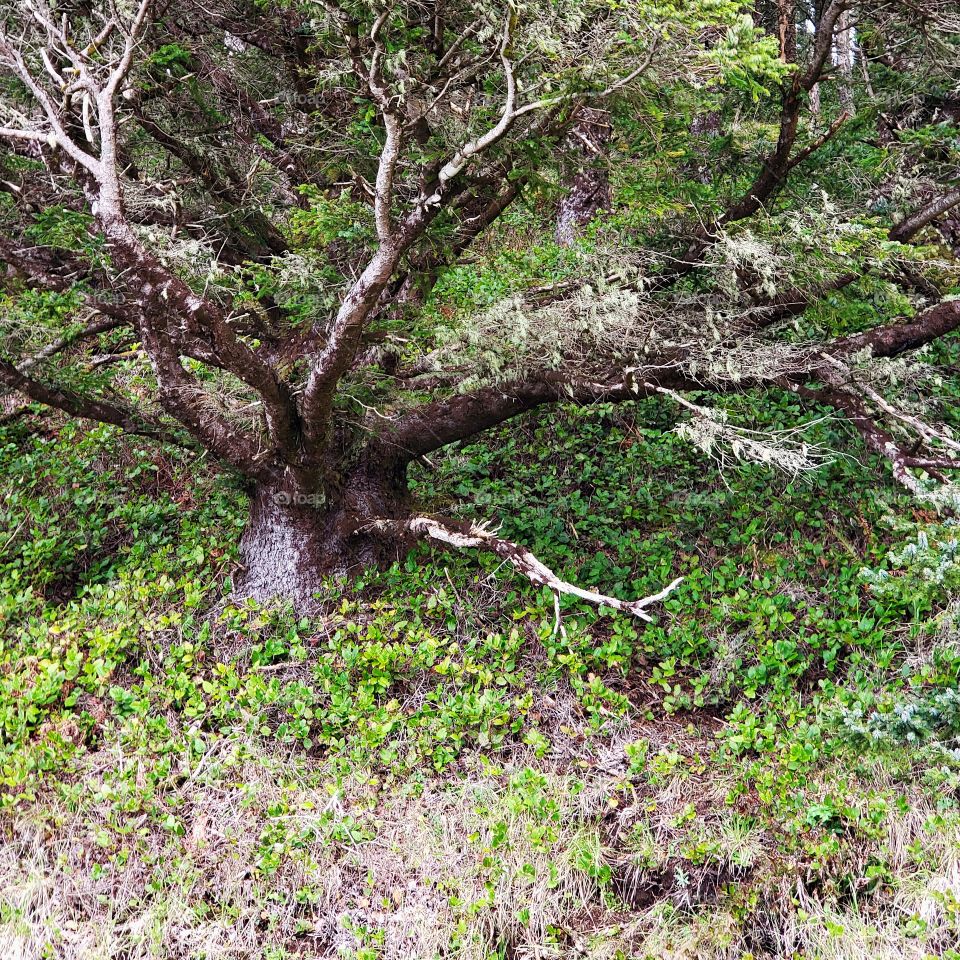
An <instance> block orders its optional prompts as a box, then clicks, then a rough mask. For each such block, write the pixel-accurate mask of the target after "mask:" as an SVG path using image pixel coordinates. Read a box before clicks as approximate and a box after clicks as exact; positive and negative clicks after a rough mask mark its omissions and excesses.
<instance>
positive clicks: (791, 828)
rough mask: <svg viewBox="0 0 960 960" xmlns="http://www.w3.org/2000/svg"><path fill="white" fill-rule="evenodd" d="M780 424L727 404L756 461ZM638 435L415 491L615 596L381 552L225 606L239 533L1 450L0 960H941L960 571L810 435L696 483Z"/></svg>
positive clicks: (633, 412) (144, 469)
mask: <svg viewBox="0 0 960 960" xmlns="http://www.w3.org/2000/svg"><path fill="white" fill-rule="evenodd" d="M791 403H792V401H791V400H790V399H789V398H787V397H784V398H782V399H781V400H780V402H779V404H772V405H771V404H770V403H769V401H766V402H765V403H764V405H763V406H762V408H761V406H760V405H759V404H758V403H755V402H754V401H753V400H752V398H751V397H749V396H744V397H740V398H735V399H733V400H731V410H733V411H734V414H738V415H739V416H740V417H741V420H742V422H745V423H748V425H751V426H755V427H762V428H777V427H783V426H791V425H793V424H794V423H796V422H797V421H798V420H801V419H803V418H804V415H803V414H802V413H801V411H799V410H797V409H795V408H793V407H792V406H791ZM673 426H674V419H673V414H671V413H670V411H669V410H668V409H667V408H666V407H665V405H664V404H661V403H657V402H653V401H649V402H644V403H640V404H636V405H633V406H628V407H623V408H613V407H605V406H598V407H596V408H594V409H591V410H589V411H586V412H579V413H578V412H575V411H565V412H564V413H562V414H561V415H554V416H553V417H550V418H538V417H531V418H529V419H527V420H526V421H524V422H523V423H522V424H520V425H519V427H516V428H514V429H512V430H511V431H509V432H508V431H504V432H502V433H498V434H494V435H492V436H491V437H490V438H489V439H488V440H487V441H485V443H484V444H482V445H475V446H470V447H465V448H460V449H458V450H455V451H453V452H451V453H449V454H447V455H446V456H444V457H442V458H439V459H437V460H436V461H435V462H434V463H433V464H432V465H431V466H430V467H429V469H428V468H427V466H424V467H423V469H422V472H420V473H419V474H418V475H417V477H416V478H415V481H416V492H417V495H418V497H419V498H420V500H421V501H422V502H423V503H424V505H425V506H426V507H427V508H428V509H430V508H437V509H442V510H444V511H446V512H451V511H452V512H455V513H459V514H460V515H462V516H472V517H482V518H487V519H491V520H494V521H496V522H498V523H502V525H503V532H504V535H505V536H509V537H511V538H512V539H516V540H518V541H520V542H522V543H525V544H527V545H529V546H531V547H532V548H533V549H534V550H535V552H537V553H538V555H540V556H541V557H542V558H543V559H544V560H545V561H546V562H548V563H549V564H551V565H552V566H554V568H555V569H557V570H558V572H561V573H563V574H564V575H565V576H566V577H567V578H569V579H574V580H575V581H576V582H577V583H579V584H582V585H585V586H597V587H600V588H602V589H603V590H604V592H607V593H613V594H615V595H617V596H622V597H625V598H629V597H633V596H639V595H646V594H649V593H652V592H655V591H656V590H658V589H659V588H660V587H661V586H662V585H664V584H665V583H667V582H669V581H670V580H671V579H672V578H673V577H675V576H678V575H682V576H684V578H685V579H684V582H683V584H682V586H681V587H680V589H679V590H678V591H677V592H676V593H675V594H674V595H673V596H671V598H670V599H669V600H668V601H667V602H666V603H665V604H664V605H663V607H662V608H661V609H660V610H659V612H658V617H657V622H656V623H655V624H654V625H652V626H649V627H644V625H642V624H641V623H639V622H638V621H636V620H633V619H630V618H628V617H625V616H615V615H613V614H612V613H611V612H610V611H596V610H593V609H590V608H587V607H586V606H584V605H582V604H580V603H578V602H575V601H573V600H569V599H565V600H564V603H563V614H564V620H563V623H564V627H565V634H564V633H560V632H555V631H554V616H553V600H552V597H551V596H550V595H548V594H544V593H542V592H540V591H538V590H536V589H534V588H532V587H531V586H530V585H529V584H527V583H526V582H521V581H519V580H518V579H517V578H515V577H513V576H511V575H510V573H509V571H507V570H505V569H498V568H497V567H496V565H495V563H494V562H491V561H490V559H489V558H479V557H476V556H470V555H466V554H463V555H459V554H458V555H455V554H440V553H436V554H432V555H431V554H428V553H425V552H424V553H418V554H416V555H414V556H412V557H410V558H409V559H408V560H407V561H406V562H405V563H404V564H402V565H398V566H396V567H395V568H394V569H392V570H390V571H389V572H387V573H385V574H381V575H369V576H367V577H365V578H364V579H363V580H361V581H354V582H349V583H331V584H330V586H329V591H328V593H327V594H326V596H325V597H324V599H323V604H322V609H321V610H320V611H319V612H318V614H317V615H316V616H315V617H313V618H298V617H296V616H295V615H293V614H292V613H290V612H289V611H284V610H282V609H257V608H255V607H253V606H241V607H237V606H234V605H232V604H230V603H229V602H227V601H225V600H224V599H223V598H224V597H225V596H226V595H228V588H229V579H230V577H231V575H232V574H233V573H234V572H235V571H236V562H237V561H236V542H237V539H238V534H239V531H240V529H241V527H242V524H243V520H244V511H245V506H244V498H243V495H242V494H241V493H240V491H239V490H238V489H237V488H236V487H234V486H232V485H231V484H230V483H228V482H226V481H223V480H217V479H216V478H215V477H214V476H213V475H212V473H210V472H209V471H208V468H207V465H206V464H204V463H203V462H197V461H196V460H193V459H191V458H189V457H186V456H184V455H182V454H174V453H170V452H164V451H158V450H157V449H156V448H155V447H151V446H150V445H148V444H147V443H140V442H138V441H130V440H129V439H124V438H121V437H119V436H118V435H117V434H116V433H115V432H113V431H112V430H110V429H108V428H102V429H92V430H91V429H86V428H83V427H79V426H76V425H69V424H61V423H60V422H59V421H58V420H56V419H34V418H32V417H26V418H20V419H18V420H16V421H14V422H12V423H9V424H7V425H6V426H3V427H0V837H2V846H0V956H2V957H3V958H4V960H41V958H77V960H79V958H83V960H100V958H103V960H106V958H116V960H120V958H123V960H140V958H148V957H155V958H164V960H180V958H183V960H187V958H206V960H220V958H224V960H225V958H228V957H229V958H238V957H239V958H264V960H281V958H283V960H288V958H289V960H293V958H298V960H299V958H321V957H322V958H344V960H348V958H355V960H361V958H362V960H373V958H384V960H386V958H396V960H401V958H403V960H408V958H409V960H416V958H425V960H426V958H433V957H457V958H464V960H466V958H477V960H480V958H501V960H508V958H511V960H521V958H522V960H527V958H530V960H533V958H550V957H557V958H560V957H564V958H567V957H585V958H586V957H590V958H598V960H599V958H611V960H612V958H618V957H622V958H645V957H657V958H665V957H666V958H745V957H755V958H761V957H808V958H814V957H816V958H837V960H840V958H849V960H868V958H871V960H873V958H878V960H879V958H883V960H886V958H890V960H893V958H917V960H919V958H924V957H953V958H958V957H960V952H958V951H957V947H956V944H957V942H958V937H960V806H958V798H960V750H958V749H957V741H956V737H957V735H958V732H960V695H958V692H957V687H958V672H960V604H958V603H954V602H952V601H951V595H952V594H953V593H955V591H956V587H957V584H958V583H960V559H958V558H957V557H956V556H955V554H956V551H957V541H956V539H955V537H954V534H953V532H952V530H951V527H952V523H951V522H950V521H947V520H943V519H942V518H938V517H937V516H936V515H935V514H934V513H933V512H931V511H927V510H922V509H919V508H918V507H917V506H916V505H915V504H910V503H908V502H905V501H904V500H903V499H902V498H901V497H900V496H899V495H898V494H897V493H896V492H895V491H894V490H893V488H892V487H889V486H883V483H882V482H881V481H880V480H878V477H882V476H883V471H882V468H880V467H878V465H877V464H876V463H874V462H872V461H870V460H869V459H867V458H865V456H864V455H863V453H862V450H860V449H859V448H858V447H857V446H856V443H855V441H854V440H853V439H852V437H851V435H850V431H849V430H848V429H847V428H846V427H845V426H844V424H843V423H842V422H839V421H836V420H830V419H820V420H818V421H817V422H815V423H813V424H812V425H811V426H810V435H811V437H812V439H814V440H816V441H818V442H821V443H823V444H824V445H825V446H826V447H827V448H828V449H830V450H831V451H834V458H833V461H832V463H831V464H830V465H829V466H826V467H824V468H823V469H821V470H819V471H818V472H816V473H814V474H811V475H807V476H804V477H799V478H788V477H783V476H779V475H775V474H773V473H771V472H770V471H769V470H766V469H764V468H761V467H758V466H741V467H740V468H738V469H736V470H731V471H727V472H723V473H721V472H720V471H719V470H718V469H717V468H716V466H715V465H714V464H713V463H711V462H710V461H709V460H708V459H705V458H704V457H703V455H701V454H699V453H698V452H697V451H695V450H692V449H691V448H689V447H688V446H687V445H686V444H685V443H684V441H683V440H682V438H680V437H678V436H677V435H676V434H675V433H673V432H672V428H673Z"/></svg>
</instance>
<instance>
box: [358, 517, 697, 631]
mask: <svg viewBox="0 0 960 960" xmlns="http://www.w3.org/2000/svg"><path fill="white" fill-rule="evenodd" d="M366 528H367V529H370V528H373V529H378V530H394V531H396V532H397V533H400V534H401V535H402V534H407V535H410V534H412V535H413V536H414V537H417V538H418V539H422V540H430V541H436V542H438V543H442V544H444V545H445V546H448V547H456V548H457V549H466V548H472V549H478V550H486V551H488V552H490V553H494V554H496V555H497V556H498V557H500V558H501V559H502V560H504V561H506V562H507V563H509V564H510V565H511V566H512V567H513V568H514V569H515V570H517V571H518V572H519V573H522V574H523V576H525V577H526V578H527V579H528V580H529V581H530V582H531V583H533V584H534V585H536V586H543V587H547V588H548V589H549V590H551V591H552V592H553V595H554V599H555V609H556V613H557V621H556V625H555V627H554V632H556V631H557V630H560V629H562V627H561V625H560V594H562V593H564V594H567V595H568V596H572V597H579V598H580V599H581V600H586V601H587V602H588V603H593V604H596V605H597V606H604V607H610V608H611V609H613V610H622V611H624V612H625V613H630V614H633V616H635V617H639V618H640V619H641V620H646V621H647V622H650V621H651V620H652V619H653V618H652V617H651V616H650V615H649V614H648V613H647V612H646V609H647V608H648V607H650V606H652V605H653V604H655V603H659V602H660V601H661V600H664V599H666V598H667V597H668V596H669V595H670V594H671V593H672V592H673V591H674V590H675V589H676V588H677V587H678V586H679V585H680V583H681V582H682V581H683V577H677V578H676V580H674V581H673V582H672V583H670V584H669V585H667V586H666V587H664V588H663V590H660V591H659V592H658V593H654V594H652V595H651V596H649V597H642V598H641V599H639V600H618V599H617V598H616V597H609V596H606V595H605V594H602V593H597V592H596V591H594V590H584V589H582V588H581V587H578V586H575V585H574V584H572V583H567V582H566V581H565V580H561V579H560V578H559V577H558V576H557V575H556V574H555V573H554V572H553V571H552V570H551V569H550V568H549V567H548V566H547V565H546V564H545V563H542V562H541V561H540V560H538V559H537V558H536V557H535V556H534V555H533V554H532V553H531V552H530V551H529V550H527V549H526V548H525V547H521V546H520V545H519V544H516V543H513V542H512V541H510V540H504V539H502V538H501V537H498V536H497V534H496V531H494V530H491V529H490V528H489V527H488V526H487V525H486V524H483V523H479V524H477V523H460V522H458V521H456V520H446V519H445V520H438V519H436V518H434V517H425V516H414V517H410V518H408V519H406V520H387V519H376V520H373V521H371V522H370V523H369V524H367V526H366Z"/></svg>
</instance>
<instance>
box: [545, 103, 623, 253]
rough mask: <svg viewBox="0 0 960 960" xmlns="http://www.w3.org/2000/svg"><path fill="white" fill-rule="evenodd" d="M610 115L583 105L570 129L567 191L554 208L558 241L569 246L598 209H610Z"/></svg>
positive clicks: (595, 214)
mask: <svg viewBox="0 0 960 960" xmlns="http://www.w3.org/2000/svg"><path fill="white" fill-rule="evenodd" d="M611 132H612V131H611V126H610V115H609V114H608V113H607V112H606V111H605V110H595V109H591V108H584V109H582V110H581V111H580V115H579V117H578V118H577V122H576V123H575V124H574V126H573V129H572V130H571V131H570V135H569V137H568V142H567V147H568V150H569V156H568V158H567V166H568V175H569V174H572V175H573V179H572V182H570V183H569V186H568V188H567V193H566V194H565V195H564V197H563V198H562V199H561V201H560V206H559V208H558V210H557V229H556V238H557V243H559V244H560V245H561V246H564V247H566V246H569V245H570V244H572V243H573V242H574V241H575V240H576V239H577V237H578V236H579V234H580V228H581V227H583V226H584V225H586V224H588V223H589V222H590V221H591V220H593V218H594V217H596V216H597V214H598V213H600V211H601V210H609V209H610V177H609V172H608V170H607V165H606V159H607V158H606V151H607V147H608V145H609V142H610V135H611Z"/></svg>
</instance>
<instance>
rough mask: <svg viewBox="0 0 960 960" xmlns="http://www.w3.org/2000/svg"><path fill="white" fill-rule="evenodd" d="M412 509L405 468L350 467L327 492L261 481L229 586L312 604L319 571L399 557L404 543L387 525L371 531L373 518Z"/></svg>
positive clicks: (237, 592) (240, 593)
mask: <svg viewBox="0 0 960 960" xmlns="http://www.w3.org/2000/svg"><path fill="white" fill-rule="evenodd" d="M408 515H409V505H408V500H407V492H406V477H405V471H403V470H402V468H391V469H390V470H384V471H382V472H379V473H373V472H371V471H369V470H365V471H361V472H353V473H351V474H349V475H347V476H346V477H345V478H344V481H343V485H342V487H341V489H340V490H339V492H338V493H337V494H336V495H335V496H332V497H325V496H324V495H322V494H310V493H304V492H302V491H299V490H295V489H294V490H291V489H290V488H289V487H288V486H285V485H284V484H282V483H264V484H259V485H258V486H256V487H255V489H254V490H253V493H252V495H251V498H250V514H249V519H248V521H247V526H246V528H245V529H244V532H243V536H242V538H241V540H240V559H241V563H242V565H243V570H242V572H241V574H239V575H238V577H237V580H236V583H235V585H234V596H235V597H236V598H237V599H244V598H248V597H249V598H252V599H254V600H256V601H258V602H261V603H262V602H265V601H268V600H271V599H274V598H281V599H287V600H290V601H291V602H292V603H293V605H294V606H295V607H296V608H297V609H302V610H309V609H310V608H312V607H314V606H315V605H316V604H317V602H318V595H319V594H320V593H321V591H322V590H323V582H322V581H323V578H324V577H328V576H334V575H345V574H352V573H359V572H360V571H361V570H363V569H365V568H368V567H384V566H387V565H389V564H390V563H392V562H393V561H395V560H398V559H400V558H401V557H402V556H403V555H404V554H405V553H406V551H407V550H408V549H409V542H407V541H404V540H402V539H401V538H399V537H397V535H396V534H395V533H391V532H390V529H393V528H390V529H386V530H385V529H377V530H374V529H373V528H372V527H371V526H370V521H371V520H372V519H374V518H381V519H388V520H402V519H404V518H405V517H406V516H408Z"/></svg>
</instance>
